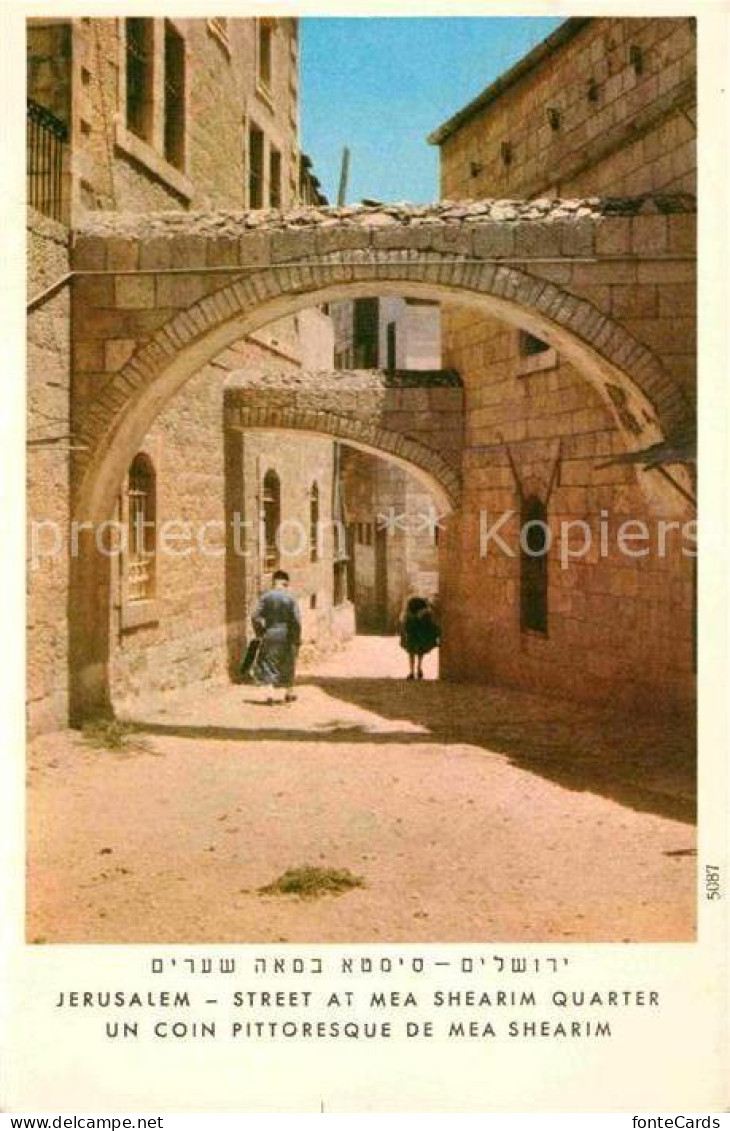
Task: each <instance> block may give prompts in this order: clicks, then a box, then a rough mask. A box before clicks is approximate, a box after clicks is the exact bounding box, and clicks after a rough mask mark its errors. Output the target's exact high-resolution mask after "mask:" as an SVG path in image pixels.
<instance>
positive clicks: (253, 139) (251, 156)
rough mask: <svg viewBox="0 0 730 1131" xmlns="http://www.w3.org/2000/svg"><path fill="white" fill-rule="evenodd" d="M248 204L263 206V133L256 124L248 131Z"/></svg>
mask: <svg viewBox="0 0 730 1131" xmlns="http://www.w3.org/2000/svg"><path fill="white" fill-rule="evenodd" d="M248 206H249V208H263V206H264V135H263V133H262V132H261V130H259V129H257V127H256V126H251V128H250V130H249V132H248Z"/></svg>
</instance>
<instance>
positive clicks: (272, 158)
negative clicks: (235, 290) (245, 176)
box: [269, 145, 281, 208]
mask: <svg viewBox="0 0 730 1131" xmlns="http://www.w3.org/2000/svg"><path fill="white" fill-rule="evenodd" d="M269 206H270V207H271V208H281V154H280V153H279V150H278V149H274V147H273V145H272V146H271V148H270V149H269Z"/></svg>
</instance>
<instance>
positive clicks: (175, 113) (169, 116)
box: [165, 20, 185, 169]
mask: <svg viewBox="0 0 730 1131" xmlns="http://www.w3.org/2000/svg"><path fill="white" fill-rule="evenodd" d="M165 159H166V160H167V161H169V162H170V164H171V165H174V166H175V168H177V169H182V168H183V167H184V165H185V40H184V39H183V37H182V36H181V35H180V34H179V32H177V31H176V30H175V28H174V27H173V26H172V24H171V23H170V21H169V20H165Z"/></svg>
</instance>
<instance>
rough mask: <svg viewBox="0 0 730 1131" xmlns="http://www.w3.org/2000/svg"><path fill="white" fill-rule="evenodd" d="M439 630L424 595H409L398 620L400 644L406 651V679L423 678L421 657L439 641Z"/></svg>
mask: <svg viewBox="0 0 730 1131" xmlns="http://www.w3.org/2000/svg"><path fill="white" fill-rule="evenodd" d="M439 639H440V632H439V627H438V625H437V624H436V619H435V617H434V614H433V609H432V608H431V604H430V602H429V601H427V600H426V598H425V597H410V598H409V599H408V601H407V602H406V607H405V609H404V611H403V614H402V616H401V621H400V644H401V648H404V649H405V651H406V652H407V653H408V663H409V666H410V672H409V675H408V679H423V657H424V656H425V655H426V653H428V652H431V651H432V650H433V649H434V648H435V647H436V645H437V644H438V643H439Z"/></svg>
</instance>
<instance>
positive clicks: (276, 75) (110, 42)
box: [28, 17, 351, 729]
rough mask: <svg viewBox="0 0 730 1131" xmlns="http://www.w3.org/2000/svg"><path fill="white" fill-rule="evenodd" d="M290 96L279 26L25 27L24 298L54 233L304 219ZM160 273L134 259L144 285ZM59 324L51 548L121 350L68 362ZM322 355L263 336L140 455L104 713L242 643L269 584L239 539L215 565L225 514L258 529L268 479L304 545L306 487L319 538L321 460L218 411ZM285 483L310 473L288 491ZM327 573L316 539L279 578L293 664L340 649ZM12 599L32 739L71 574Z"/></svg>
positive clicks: (209, 376) (118, 296)
mask: <svg viewBox="0 0 730 1131" xmlns="http://www.w3.org/2000/svg"><path fill="white" fill-rule="evenodd" d="M298 74H299V70H298V26H297V21H296V20H295V19H274V18H261V19H247V20H246V19H226V18H222V17H221V18H215V19H172V18H138V17H129V18H126V19H124V18H114V19H101V18H99V19H97V18H93V19H91V18H82V19H74V20H70V19H56V18H54V19H45V18H44V19H33V20H30V21H29V23H28V94H29V110H28V122H29V131H28V200H29V204H30V205H31V207H30V208H29V213H28V215H29V220H28V225H29V294H30V296H31V297H32V296H35V295H36V294H38V293H39V292H41V291H43V290H44V289H45V288H46V287H47V286H48V285H50V284H52V283H54V282H55V281H57V280H58V279H61V278H63V276H64V275H66V274H67V273H68V270H69V243H70V240H69V227H70V228H71V229H73V228H74V227H75V226H76V225H77V224H78V222H79V219H80V217H82V216H83V215H85V214H87V213H88V212H89V211H105V210H113V211H118V212H133V213H146V212H149V211H166V212H168V211H170V210H179V211H181V212H183V211H187V210H190V209H207V208H218V207H227V208H234V209H235V208H237V209H241V208H245V209H251V210H259V209H267V208H273V209H280V208H281V209H287V208H291V207H293V206H295V205H296V204H298V203H299V202H300V201H301V200H303V201H305V202H307V203H322V201H323V197H322V194H321V191H320V190H319V184H318V181H317V179H316V177H315V175H314V172H313V170H312V164H311V161H310V160H309V158H307V157H306V156H303V155H302V154H301V152H300V149H299V125H298V122H299V104H298V82H299V79H298ZM42 213H45V215H42ZM157 254H159V253H158V251H156V249H155V245H154V241H151V242H150V245H149V248H148V259H147V266H148V267H152V266H154V265H155V262H156V259H155V257H156V255H157ZM85 285H86V286H87V287H90V288H93V289H94V290H95V292H96V294H97V296H98V297H99V298H100V299H101V301H102V302H106V301H107V300H110V299H111V291H110V290H109V288H111V287H112V286H113V284H112V282H111V280H110V279H108V278H96V279H90V280H87V281H86V284H85ZM151 286H152V280H151V278H150V277H140V278H138V279H133V278H130V277H127V278H123V279H120V280H118V282H117V284H116V288H115V292H114V298H115V300H118V301H121V302H122V303H123V304H124V305H125V307H126V308H127V309H129V310H130V311H132V310H144V309H145V308H147V309H149V307H150V306H151V305H152V303H153V302H155V303H157V304H158V306H159V304H162V305H163V306H164V305H165V303H167V302H168V301H169V300H170V298H171V297H172V296H173V292H175V293H177V295H178V297H179V295H180V292H181V289H185V287H186V286H188V287H189V281H188V280H186V279H184V278H182V279H181V278H175V277H168V280H167V283H166V284H165V286H166V288H167V293H164V290H165V289H164V288H163V292H160V293H157V294H156V296H155V298H154V299H152V298H151V291H150V288H151ZM150 317H152V313H151V312H150ZM71 318H72V308H71V306H70V303H69V297H68V293H67V292H65V291H63V290H60V291H59V293H58V296H57V297H52V298H51V299H50V300H49V301H48V302H47V303H44V305H43V306H42V308H40V309H38V310H37V311H36V310H33V311H31V313H30V317H29V400H30V405H29V407H30V433H29V439H30V443H31V449H30V450H31V456H30V460H29V513H30V516H31V518H33V517H34V516H38V517H40V518H41V519H42V521H45V522H48V523H50V521H57V522H58V523H59V525H60V528H61V529H63V530H64V531H65V529H66V525H67V523H68V519H69V492H70V489H71V486H72V484H71V468H70V460H71V459H72V457H73V452H74V448H75V447H76V446H77V444H76V442H75V440H74V420H73V410H72V408H71V405H72V402H73V401H74V400H76V401H77V402H78V401H79V400H83V399H84V397H86V396H89V395H93V391H94V390H95V388H96V387H97V386H98V383H99V380H100V377H99V374H100V371H101V370H102V369H103V368H104V364H107V363H108V364H111V365H112V366H114V367H115V368H120V367H121V366H122V365H123V364H124V362H125V361H126V360H127V358H128V357H129V355H130V350H131V343H130V342H129V341H128V340H126V339H125V338H124V337H123V336H120V337H117V338H115V340H114V341H111V342H108V343H107V344H106V345H105V346H103V345H102V344H101V343H99V342H87V343H86V344H84V345H78V346H76V347H75V349H74V350H73V352H72V351H71V342H70V333H69V321H70V319H71ZM332 349H333V339H332V330H331V325H330V321H329V318H328V317H327V315H326V313H325V312H324V311H322V310H320V309H318V308H316V307H313V308H312V309H310V310H307V311H302V312H301V314H300V315H298V316H297V317H296V318H289V319H284V320H279V321H277V322H274V323H272V324H270V325H268V326H267V327H266V328H263V329H261V330H259V331H258V332H256V333H253V334H250V335H248V336H247V337H246V338H245V340H244V339H242V340H241V341H239V342H236V343H234V344H233V345H231V347H230V348H229V349H227V350H226V351H224V352H223V353H222V354H221V355H220V356H219V357H217V358H216V359H215V362H214V363H213V364H209V365H205V366H202V367H201V368H200V370H199V372H197V373H196V374H194V375H193V376H192V377H191V379H190V381H189V382H188V383H187V384H186V386H185V388H184V389H183V390H182V391H181V392H180V394H179V395H178V396H177V397H176V398H175V399H174V400H173V401H172V402H171V403H169V404H168V405H167V406H166V407H165V408H164V410H163V411H162V412H161V413H160V415H159V416H158V417H157V419H156V420H155V422H154V424H153V426H152V427H151V428H150V430H149V431H148V433H147V435H146V436H145V437H144V439H143V440H142V442H141V443H140V445H139V450H138V451H137V453H136V455H135V456H134V459H133V460H132V461H131V463H130V466H129V472H128V475H127V477H126V480H125V482H124V484H123V486H122V490H121V493H120V495H119V499H118V503H117V508H116V518H117V519H118V520H119V521H120V522H121V524H122V528H124V529H127V530H129V532H130V535H129V540H128V543H129V544H128V546H127V550H126V552H125V553H122V554H120V555H118V556H116V557H115V558H114V560H113V563H112V568H113V573H114V577H113V593H112V599H111V610H110V618H111V619H110V639H111V641H112V642H113V648H112V653H111V657H110V678H111V683H112V689H113V693H114V696H115V700H116V701H117V702H120V701H122V700H123V699H125V698H126V697H128V696H131V695H136V694H139V693H140V692H142V691H149V690H153V691H154V690H161V689H165V688H171V687H175V686H181V685H184V684H186V683H189V682H192V681H195V680H201V679H219V678H223V677H225V676H226V675H227V674H228V673H233V672H234V671H235V667H236V663H237V660H238V657H239V655H240V651H241V648H242V646H243V643H244V641H245V637H246V634H247V631H249V629H248V627H247V625H248V617H249V613H250V605H251V602H252V599H253V596H254V594H253V593H252V591H251V586H252V585H260V584H262V583H263V582H264V580H265V578H266V569H265V567H268V565H270V562H269V561H268V560H267V561H266V562H264V557H265V549H264V547H263V546H262V545H260V544H259V543H260V539H257V533H256V527H257V525H258V524H257V523H252V524H251V533H250V534H249V539H248V543H247V544H246V546H245V547H244V552H243V554H242V555H241V556H240V557H239V556H237V555H235V554H233V553H232V551H231V546H230V544H229V541H228V540H227V537H226V533H225V531H224V530H223V529H221V526H220V520H221V519H224V518H226V519H230V517H231V515H232V513H233V501H237V502H238V504H239V505H240V508H241V510H242V511H245V512H246V513H247V514H248V516H249V518H250V517H251V515H252V514H253V513H254V510H255V509H256V508H257V507H258V508H259V512H260V513H259V514H258V519H259V520H261V519H262V517H263V510H264V508H265V506H266V503H265V500H264V496H265V486H264V482H265V479H266V476H267V475H269V480H271V478H272V476H275V477H276V480H277V482H278V484H279V490H280V492H281V501H282V510H281V516H280V518H281V521H282V522H289V523H291V522H293V521H294V520H296V521H297V522H298V523H299V525H300V526H301V527H302V529H306V530H307V531H308V530H309V522H310V509H309V508H310V499H309V497H308V496H307V491H310V492H311V490H313V489H314V487H315V485H316V486H317V488H318V489H319V492H320V503H319V507H320V511H321V515H322V522H323V526H324V527H325V528H327V524H328V521H329V519H330V518H331V513H330V512H331V506H332V502H331V500H332V495H333V486H332V480H333V474H334V457H333V450H334V449H333V443H332V441H331V440H322V439H317V438H314V437H313V438H309V439H304V438H303V437H295V438H292V437H291V436H284V437H282V436H281V435H273V434H264V433H256V434H255V435H251V436H248V437H247V436H245V435H244V434H243V433H242V432H241V431H240V430H231V429H229V428H228V427H227V425H226V410H225V402H226V396H228V395H230V394H229V392H227V390H228V389H229V386H230V385H233V386H235V383H236V376H237V374H239V373H240V372H241V371H244V372H245V373H247V374H255V375H256V377H257V379H258V380H261V381H263V380H265V379H266V377H267V374H270V373H271V372H274V371H276V372H279V371H281V370H287V369H288V370H292V371H297V370H299V369H301V368H303V367H304V368H307V369H311V368H324V369H326V368H331V364H332ZM102 353H103V356H102ZM229 374H230V375H231V377H230V380H229V378H228V375H229ZM69 438H70V439H69ZM303 466H306V467H310V468H311V469H312V472H311V475H310V478H311V480H312V481H311V483H308V484H305V485H304V486H302V484H303ZM308 474H309V473H308ZM140 521H145V522H147V521H149V522H150V523H153V524H154V527H155V529H156V531H158V532H159V531H161V530H163V529H164V528H165V527H166V525H167V524H170V523H180V524H182V525H183V528H190V529H194V530H196V531H198V532H201V531H204V534H203V533H201V534H200V537H199V542H196V543H195V544H194V546H192V547H191V548H190V552H188V553H180V554H178V555H174V554H170V553H165V554H164V555H160V554H159V553H156V546H155V534H150V535H148V536H147V539H146V540H144V539H143V540H141V541H140V540H135V536H134V523H135V522H137V523H139V522H140ZM50 536H51V535H50V533H49V532H48V531H47V532H46V538H47V539H48V538H50ZM47 545H48V543H46V546H47ZM333 552H334V545H333V542H332V539H331V538H330V539H329V541H327V540H325V542H324V544H323V546H322V548H321V551H320V554H319V557H318V559H317V560H316V561H314V560H312V559H311V555H310V551H309V548H308V547H307V549H306V551H304V550H303V551H302V553H301V554H300V555H299V556H296V555H295V556H294V557H292V556H291V555H290V556H289V560H288V561H287V562H286V563H285V564H286V566H287V568H289V567H290V568H291V571H292V573H293V575H294V580H295V584H296V586H297V588H298V589H299V590H300V592H301V594H302V597H303V602H302V603H303V613H304V640H305V646H306V648H319V647H326V646H327V645H328V644H330V643H332V641H333V640H335V639H337V638H338V636H339V635H341V633H342V632H343V631H347V625H348V623H349V621H348V607H349V606H347V602H346V595H342V596H341V602H340V603H341V604H342V605H343V608H335V607H333V596H334V563H333V561H332V555H333ZM340 568H341V567H340ZM244 575H247V576H246V577H244ZM29 577H30V592H29V680H28V693H29V704H30V707H29V710H30V723H31V728H32V729H47V728H48V727H52V726H57V725H62V724H63V723H64V722H65V721H66V718H67V715H68V659H69V657H68V652H69V627H68V621H67V609H66V605H67V599H68V585H69V562H68V561H67V560H65V558H64V557H63V555H59V556H58V557H54V558H53V560H51V559H50V557H46V556H44V559H43V564H42V567H41V566H37V568H32V563H31V569H30V571H29ZM246 582H247V584H246ZM338 592H339V591H338ZM349 620H351V614H350V615H349Z"/></svg>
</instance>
